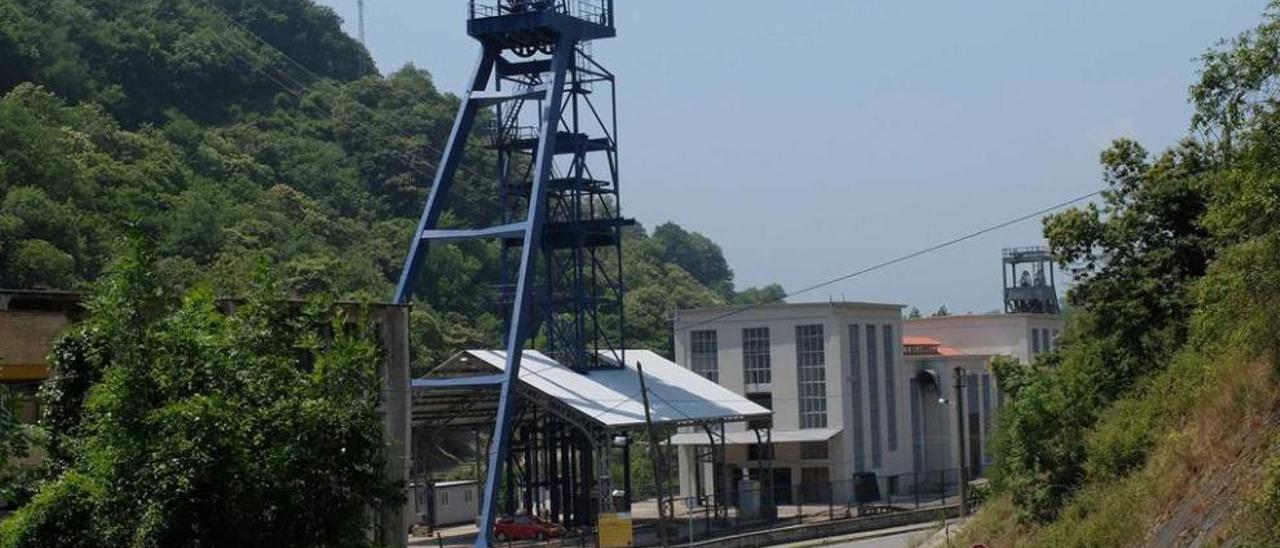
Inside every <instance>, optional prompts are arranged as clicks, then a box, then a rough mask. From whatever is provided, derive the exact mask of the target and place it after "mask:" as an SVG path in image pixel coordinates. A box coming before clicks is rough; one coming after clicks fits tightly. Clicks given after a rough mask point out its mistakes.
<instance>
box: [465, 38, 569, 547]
mask: <svg viewBox="0 0 1280 548" xmlns="http://www.w3.org/2000/svg"><path fill="white" fill-rule="evenodd" d="M572 56H573V45H572V43H571V42H569V41H567V40H564V39H561V40H560V42H559V43H557V44H556V49H555V55H554V57H553V59H552V63H551V65H552V66H551V69H552V70H551V72H552V75H553V76H552V81H551V82H550V84H551V85H550V87H549V88H548V89H547V95H546V100H545V101H544V102H543V108H544V109H545V110H544V111H543V113H542V127H541V128H540V132H541V133H540V135H539V139H538V152H537V161H536V164H535V167H534V179H533V186H532V191H531V193H530V197H529V217H528V221H527V226H526V228H525V235H524V247H523V248H521V250H520V270H519V273H518V274H517V278H516V295H515V297H516V298H515V305H514V310H513V313H512V315H511V325H510V327H509V329H510V331H509V332H508V334H507V340H506V343H507V363H506V369H505V370H504V371H503V374H504V375H505V376H506V380H505V381H504V382H503V383H502V390H501V395H500V396H499V399H498V417H497V424H496V425H495V427H494V434H493V443H492V445H491V446H490V450H489V469H488V471H487V472H486V474H485V475H486V479H485V484H484V503H483V505H482V506H481V508H480V531H479V533H478V534H477V535H476V544H475V546H476V547H477V548H488V547H489V546H490V545H491V537H492V536H493V525H494V523H495V521H496V518H497V516H496V511H497V504H498V480H499V478H501V477H502V467H503V464H504V458H505V456H506V454H507V450H508V449H509V447H510V442H511V439H510V438H511V426H512V422H513V419H514V414H515V410H516V394H517V392H518V386H517V383H519V375H520V358H521V355H522V353H523V351H524V345H525V341H526V340H527V339H528V335H529V325H530V316H532V313H533V310H532V308H533V307H532V302H531V301H532V299H533V278H534V273H533V266H534V261H535V260H536V259H537V251H538V249H539V248H540V247H541V238H542V225H543V221H544V220H545V219H546V205H547V192H546V183H547V180H548V179H550V178H551V167H552V163H553V160H554V157H555V150H556V134H557V130H558V129H559V128H558V127H557V126H558V125H559V120H560V101H561V98H562V96H563V95H564V83H565V73H566V72H567V70H568V67H569V61H570V58H571V57H572Z"/></svg>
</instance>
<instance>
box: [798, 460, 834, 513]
mask: <svg viewBox="0 0 1280 548" xmlns="http://www.w3.org/2000/svg"><path fill="white" fill-rule="evenodd" d="M830 500H831V469H830V468H827V467H826V466H806V467H804V468H801V469H800V502H801V503H803V504H826V503H827V502H829V501H830Z"/></svg>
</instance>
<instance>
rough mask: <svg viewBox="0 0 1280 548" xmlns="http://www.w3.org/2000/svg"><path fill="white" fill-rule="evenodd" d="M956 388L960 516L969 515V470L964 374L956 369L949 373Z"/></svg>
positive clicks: (961, 370)
mask: <svg viewBox="0 0 1280 548" xmlns="http://www.w3.org/2000/svg"><path fill="white" fill-rule="evenodd" d="M951 374H952V376H953V377H955V383H954V384H955V388H956V447H957V449H958V450H959V452H960V455H959V456H960V459H959V460H958V461H957V462H959V463H960V515H961V516H967V515H969V468H968V467H967V466H965V462H966V460H967V459H965V450H964V441H965V440H964V386H965V384H964V383H965V372H964V369H963V368H960V367H957V368H955V370H953V371H952V372H951Z"/></svg>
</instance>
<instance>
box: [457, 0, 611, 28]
mask: <svg viewBox="0 0 1280 548" xmlns="http://www.w3.org/2000/svg"><path fill="white" fill-rule="evenodd" d="M470 2H471V3H470V15H471V18H472V19H484V18H488V17H502V16H505V15H520V14H527V13H535V12H540V11H554V12H556V13H561V14H564V15H568V16H570V17H573V18H576V19H581V20H583V21H587V22H591V23H595V24H597V25H604V26H607V27H613V0H470Z"/></svg>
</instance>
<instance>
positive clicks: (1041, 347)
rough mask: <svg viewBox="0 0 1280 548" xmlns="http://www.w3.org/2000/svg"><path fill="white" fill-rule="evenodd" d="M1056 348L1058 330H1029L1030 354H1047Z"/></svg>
mask: <svg viewBox="0 0 1280 548" xmlns="http://www.w3.org/2000/svg"><path fill="white" fill-rule="evenodd" d="M1057 348H1058V330H1057V329H1039V328H1036V329H1032V330H1031V354H1032V355H1033V356H1034V355H1036V354H1039V353H1041V352H1049V351H1051V350H1055V349H1057Z"/></svg>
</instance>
